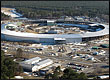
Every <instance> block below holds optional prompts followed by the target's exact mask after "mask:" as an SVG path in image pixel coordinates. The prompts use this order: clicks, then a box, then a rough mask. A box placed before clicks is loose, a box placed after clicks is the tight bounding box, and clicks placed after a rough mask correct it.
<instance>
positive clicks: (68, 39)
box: [66, 38, 82, 43]
mask: <svg viewBox="0 0 110 80" xmlns="http://www.w3.org/2000/svg"><path fill="white" fill-rule="evenodd" d="M74 42H82V38H67V39H66V43H74Z"/></svg>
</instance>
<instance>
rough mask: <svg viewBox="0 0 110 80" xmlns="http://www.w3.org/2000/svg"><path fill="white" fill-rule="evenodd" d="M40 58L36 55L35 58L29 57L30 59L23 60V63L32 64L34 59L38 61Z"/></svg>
mask: <svg viewBox="0 0 110 80" xmlns="http://www.w3.org/2000/svg"><path fill="white" fill-rule="evenodd" d="M39 60H41V58H40V57H34V58H31V59H29V60H26V61H23V62H22V63H26V64H31V63H33V61H36V62H38V61H39Z"/></svg>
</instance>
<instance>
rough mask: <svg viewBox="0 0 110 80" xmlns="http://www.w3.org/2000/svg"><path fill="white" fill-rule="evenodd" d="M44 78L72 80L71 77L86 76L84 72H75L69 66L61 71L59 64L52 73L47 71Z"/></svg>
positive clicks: (85, 77) (79, 77)
mask: <svg viewBox="0 0 110 80" xmlns="http://www.w3.org/2000/svg"><path fill="white" fill-rule="evenodd" d="M45 79H67V80H73V79H81V80H82V79H87V76H86V75H85V73H83V72H81V73H77V72H75V71H74V70H73V69H72V68H71V67H69V68H66V69H65V70H64V71H61V68H60V66H58V67H56V69H55V70H54V72H53V74H52V73H47V74H46V75H45Z"/></svg>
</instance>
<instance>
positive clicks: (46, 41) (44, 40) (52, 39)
mask: <svg viewBox="0 0 110 80" xmlns="http://www.w3.org/2000/svg"><path fill="white" fill-rule="evenodd" d="M40 42H41V43H54V38H40Z"/></svg>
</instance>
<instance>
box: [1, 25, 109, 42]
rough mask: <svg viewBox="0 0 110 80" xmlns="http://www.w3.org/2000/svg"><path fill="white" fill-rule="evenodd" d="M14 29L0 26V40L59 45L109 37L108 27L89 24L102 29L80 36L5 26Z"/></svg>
mask: <svg viewBox="0 0 110 80" xmlns="http://www.w3.org/2000/svg"><path fill="white" fill-rule="evenodd" d="M7 25H8V26H13V27H16V25H14V24H2V25H1V39H2V40H7V41H22V42H35V43H48V44H59V43H75V42H83V41H90V40H94V39H97V38H102V37H104V36H107V35H109V25H106V24H96V23H93V24H90V25H89V26H93V25H101V26H103V27H104V28H103V29H102V30H100V31H96V32H85V33H82V34H34V33H24V32H16V31H10V30H8V29H7V28H6V26H7Z"/></svg>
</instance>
